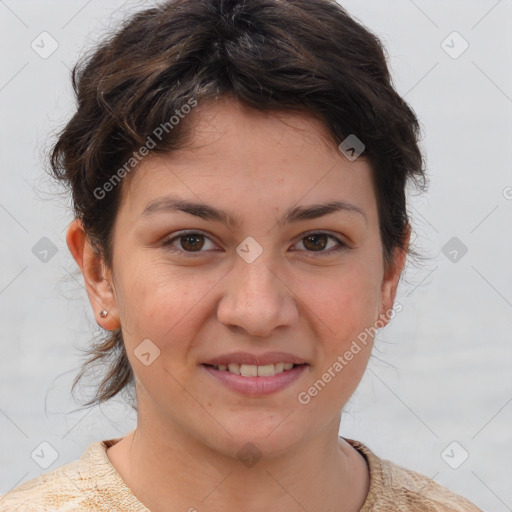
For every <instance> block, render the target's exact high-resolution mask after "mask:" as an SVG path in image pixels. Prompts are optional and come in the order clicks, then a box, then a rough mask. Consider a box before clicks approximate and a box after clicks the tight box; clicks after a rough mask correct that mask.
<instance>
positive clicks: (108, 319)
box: [66, 219, 120, 331]
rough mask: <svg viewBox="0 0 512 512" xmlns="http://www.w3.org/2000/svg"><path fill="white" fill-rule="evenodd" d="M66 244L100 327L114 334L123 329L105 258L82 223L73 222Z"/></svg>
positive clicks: (75, 220) (78, 221) (77, 220)
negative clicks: (81, 276)
mask: <svg viewBox="0 0 512 512" xmlns="http://www.w3.org/2000/svg"><path fill="white" fill-rule="evenodd" d="M66 243H67V246H68V248H69V251H70V252H71V255H72V256H73V258H74V260H75V261H76V263H77V265H78V266H79V267H80V270H81V272H82V275H83V277H84V283H85V288H86V290H87V295H88V296H89V300H90V302H91V306H92V309H93V311H94V316H95V318H96V321H97V322H98V324H99V325H100V326H101V327H103V328H104V329H107V330H109V331H112V330H114V329H117V328H119V327H120V321H119V314H118V310H117V301H116V297H115V293H114V289H113V285H112V284H111V283H110V282H109V276H108V275H107V272H106V269H105V265H104V262H103V258H102V257H101V255H100V254H99V253H98V251H97V250H96V248H95V247H94V246H93V245H92V244H91V241H90V239H89V237H88V236H87V234H86V233H85V230H84V227H83V224H82V222H81V221H80V220H79V219H74V220H73V221H72V222H71V224H70V225H69V227H68V230H67V233H66Z"/></svg>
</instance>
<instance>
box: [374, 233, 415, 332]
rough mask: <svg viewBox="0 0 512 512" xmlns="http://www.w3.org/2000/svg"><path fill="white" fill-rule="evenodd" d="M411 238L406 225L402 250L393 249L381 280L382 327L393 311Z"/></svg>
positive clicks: (380, 317) (380, 314) (380, 312)
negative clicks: (390, 263)
mask: <svg viewBox="0 0 512 512" xmlns="http://www.w3.org/2000/svg"><path fill="white" fill-rule="evenodd" d="M410 238H411V226H410V225H409V224H407V230H406V233H405V236H404V248H403V249H400V248H399V247H395V248H394V250H393V262H392V265H391V267H390V268H389V269H386V271H385V273H384V277H383V279H382V285H381V293H380V297H381V301H380V311H379V317H378V319H379V320H380V323H381V324H383V325H382V327H384V326H385V325H387V324H388V323H389V320H390V318H392V317H390V316H389V315H390V312H391V311H392V309H393V305H394V303H395V297H396V290H397V288H398V282H399V280H400V275H401V273H402V270H403V268H404V265H405V259H406V256H407V248H408V247H409V242H410Z"/></svg>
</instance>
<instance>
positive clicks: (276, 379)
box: [201, 364, 308, 396]
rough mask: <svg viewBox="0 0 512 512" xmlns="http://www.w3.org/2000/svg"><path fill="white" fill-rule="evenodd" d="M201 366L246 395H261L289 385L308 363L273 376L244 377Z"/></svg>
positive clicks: (303, 370) (223, 382) (305, 368)
mask: <svg viewBox="0 0 512 512" xmlns="http://www.w3.org/2000/svg"><path fill="white" fill-rule="evenodd" d="M201 367H202V368H203V369H204V370H205V371H206V372H207V373H208V374H210V375H211V376H212V377H215V378H216V379H217V380H219V381H220V382H221V383H222V384H224V385H225V386H226V387H228V388H230V389H232V390H233V391H237V392H239V393H243V394H245V395H252V396H260V395H269V394H271V393H275V392H277V391H281V390H282V389H284V388H285V387H286V386H289V385H290V384H291V383H292V382H294V381H296V380H297V379H298V378H299V377H300V376H301V375H302V374H303V373H304V372H305V371H306V370H307V368H308V365H307V364H301V365H298V366H294V367H293V368H292V369H291V370H285V371H283V372H281V373H277V374H276V375H272V376H271V377H243V376H242V375H236V374H235V373H231V372H228V371H226V370H217V369H216V368H214V367H213V366H206V365H204V364H202V365H201Z"/></svg>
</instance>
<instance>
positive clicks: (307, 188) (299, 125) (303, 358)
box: [88, 99, 403, 455]
mask: <svg viewBox="0 0 512 512" xmlns="http://www.w3.org/2000/svg"><path fill="white" fill-rule="evenodd" d="M197 109H198V110H197V111H196V112H194V115H196V116H197V117H196V118H195V120H194V127H195V128H194V132H193V141H192V142H193V147H191V148H188V149H183V150H180V151H177V152H173V153H172V154H168V155H165V156H159V157H158V158H157V157H146V159H145V160H143V161H142V162H141V164H140V167H138V169H137V170H136V171H134V174H133V175H132V176H130V180H129V181H128V182H127V183H125V184H124V185H125V186H124V189H123V197H122V202H121V205H120V209H119V212H118V217H117V219H116V224H115V230H114V237H113V247H114V249H113V274H112V281H111V288H112V290H113V293H112V295H111V296H107V295H106V294H104V295H103V296H101V293H102V292H101V290H100V291H99V292H98V289H96V290H95V291H94V290H92V289H91V288H89V287H88V290H89V291H90V295H91V296H92V295H94V293H99V294H100V295H99V296H96V297H95V299H94V300H91V303H92V304H93V307H94V308H95V309H98V307H99V306H98V302H99V301H101V302H102V304H104V305H106V306H107V309H108V310H109V318H111V319H112V318H114V319H117V320H118V321H119V323H120V325H121V326H122V331H123V338H124V341H125V345H126V349H127V354H128V357H129V360H130V363H131V365H132V368H133V370H134V373H135V375H136V380H137V393H138V403H139V413H140V412H141V411H144V414H145V416H144V417H145V419H144V421H147V422H148V423H149V422H150V421H151V422H152V424H154V425H158V427H156V428H158V429H159V430H160V431H159V434H162V430H165V431H166V435H174V434H177V433H179V434H180V435H184V436H192V438H194V439H195V440H199V441H201V442H202V443H204V444H205V445H207V446H209V447H211V448H213V449H214V450H216V451H217V452H223V453H226V454H231V455H232V454H233V453H234V452H236V451H238V450H239V449H240V448H241V447H242V446H243V445H244V444H245V443H246V442H248V441H250V442H252V443H254V444H256V446H258V447H259V448H260V449H261V451H262V452H266V453H269V454H270V453H277V452H280V451H282V450H286V449H287V448H289V447H291V446H293V445H294V444H297V443H300V442H301V441H303V440H307V439H310V438H312V437H314V436H316V435H317V434H318V433H319V432H320V431H322V430H325V429H326V428H327V427H329V426H330V425H336V426H337V425H338V422H339V418H340V413H341V410H342V408H343V406H344V404H345V403H346V402H347V400H348V399H349V397H350V396H351V394H352V393H353V391H354V390H355V388H356V387H357V385H358V383H359V381H360V379H361V377H362V375H363V373H364V370H365V368H366V365H367V362H368V359H369V357H370V352H371V346H372V337H371V335H369V336H368V335H367V339H366V340H365V342H364V343H363V342H362V341H361V340H362V336H361V333H363V332H365V328H366V329H368V328H370V327H372V326H375V323H376V321H377V320H378V319H379V315H381V323H380V325H378V327H379V326H380V327H382V325H384V324H385V323H386V319H385V318H384V317H383V316H382V315H383V314H387V313H386V312H389V310H390V309H391V308H392V306H393V300H394V296H395V292H396V285H397V282H398V278H399V273H400V270H401V264H402V263H403V260H401V259H400V257H399V258H398V260H397V261H398V262H399V263H400V264H399V265H397V266H396V267H395V268H394V270H392V271H387V272H385V269H384V267H383V260H382V245H381V240H380V235H379V223H378V214H377V203H376V196H375V190H374V188H373V184H372V178H371V168H370V166H369V164H368V163H367V162H366V161H365V160H363V159H362V158H358V159H356V160H355V161H349V160H348V159H347V158H346V157H345V156H344V155H343V154H342V153H341V152H340V151H339V150H338V148H337V147H336V146H335V145H334V144H333V143H332V142H328V140H327V135H326V131H325V128H324V127H323V125H322V124H321V123H320V122H319V121H317V120H315V119H313V118H309V117H304V115H296V114H290V113H286V114H279V115H276V113H273V114H265V113H262V112H259V111H253V110H250V109H247V108H246V107H243V106H241V105H240V104H238V103H236V102H235V101H233V100H228V99H223V100H218V101H217V102H216V103H209V104H205V105H200V106H199V107H198V108H197ZM173 201H174V203H173ZM177 201H182V204H181V205H180V204H177ZM185 202H187V203H196V204H197V205H196V206H195V207H194V206H190V205H188V206H187V205H185V204H184V203H185ZM334 203H337V207H333V204H334ZM313 205H330V207H318V206H317V207H315V208H312V207H313ZM180 208H181V209H180ZM219 212H224V213H219ZM308 212H309V213H308ZM98 299H99V300H98ZM97 316H98V315H97ZM111 321H112V320H111ZM358 336H359V338H358ZM363 337H364V336H363ZM354 342H355V345H354ZM348 352H350V353H351V354H352V356H351V357H350V355H349V354H348ZM240 353H242V354H241V355H240ZM276 353H279V354H276ZM219 358H220V359H219ZM251 361H252V362H258V363H261V364H259V367H255V366H254V365H251V364H249V363H251ZM206 363H210V364H213V363H215V364H217V365H220V364H223V363H231V364H232V365H235V366H231V367H230V368H231V369H232V370H233V371H234V372H235V373H236V372H237V367H236V364H237V363H238V364H243V366H240V368H241V369H242V373H245V375H236V374H235V373H231V372H230V371H226V370H224V369H223V367H222V366H220V367H219V368H220V369H215V368H213V367H209V366H206ZM270 363H276V365H275V366H271V365H270ZM279 363H294V364H295V365H296V366H294V367H293V368H292V369H286V370H285V369H284V368H285V367H283V365H280V364H279ZM336 363H338V364H336ZM288 366H289V365H286V368H288ZM279 370H282V371H281V372H279ZM258 371H259V372H260V374H261V375H260V376H248V375H254V372H256V373H257V372H258ZM275 371H278V372H279V373H277V374H276V375H274V376H271V374H272V373H274V372H275ZM265 375H267V376H265ZM319 381H320V384H319ZM315 383H317V384H316V387H315ZM315 390H316V391H315ZM139 421H141V418H139ZM336 432H337V427H336Z"/></svg>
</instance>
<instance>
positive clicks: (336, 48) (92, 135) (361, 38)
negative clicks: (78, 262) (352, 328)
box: [50, 0, 426, 409]
mask: <svg viewBox="0 0 512 512" xmlns="http://www.w3.org/2000/svg"><path fill="white" fill-rule="evenodd" d="M72 81H73V87H74V91H75V94H76V97H77V102H78V105H77V110H76V113H75V114H74V115H73V117H72V119H71V120H70V121H69V122H68V124H67V125H66V126H65V128H64V129H63V131H62V132H61V133H60V135H59V138H58V140H57V142H56V144H55V146H54V147H53V150H52V153H51V160H50V161H51V171H52V176H54V177H56V178H57V179H58V180H61V181H63V182H64V183H65V184H66V185H67V186H68V187H69V189H70V190H71V194H72V199H73V207H74V213H75V216H76V217H77V218H79V219H80V220H81V221H82V222H83V225H84V228H85V230H86V232H87V234H88V236H89V238H90V240H91V242H92V243H93V245H94V246H95V247H96V249H97V251H98V253H99V254H101V255H102V256H103V259H104V263H105V265H106V266H108V267H109V268H112V243H111V241H112V232H113V226H114V223H115V219H116V212H117V211H118V207H119V204H120V199H121V197H122V195H121V194H122V189H123V182H124V181H126V179H123V180H122V182H121V183H120V185H119V186H109V185H108V183H110V184H111V185H112V184H113V181H112V178H113V177H115V175H116V173H117V177H118V178H119V177H120V176H124V175H125V174H126V173H123V172H119V170H120V169H122V168H124V169H125V171H126V170H127V167H126V163H127V162H128V161H131V160H130V159H133V158H134V155H135V153H137V152H139V151H140V148H141V147H142V146H144V145H148V140H149V139H148V138H151V139H152V140H154V141H155V129H156V128H157V127H159V126H160V127H162V126H167V130H160V131H161V132H162V133H161V137H160V139H159V140H158V141H155V142H157V144H156V145H155V147H154V148H152V149H151V151H153V152H168V151H173V150H175V149H177V148H180V147H183V145H184V144H185V142H186V139H187V133H188V130H187V123H186V122H179V123H177V124H175V125H174V124H173V126H172V127H171V126H170V124H171V123H170V119H171V117H172V116H176V115H177V114H178V113H179V112H184V111H185V110H181V109H184V105H187V104H189V105H190V104H191V100H193V101H196V102H199V103H201V102H203V101H206V100H210V99H215V98H218V97H221V96H225V95H232V96H233V97H235V98H236V99H237V100H238V101H240V102H242V103H243V104H245V105H247V106H250V107H253V108H255V109H259V110H267V111H296V112H304V113H305V114H308V115H313V116H315V117H317V118H319V119H321V120H322V121H323V123H324V125H325V126H326V127H327V128H328V132H329V134H330V135H331V136H332V140H333V141H335V142H336V144H339V143H341V142H342V141H343V140H344V139H345V138H346V137H347V136H349V135H351V134H353V135H356V136H357V138H358V139H359V140H360V141H362V143H363V144H364V145H365V150H364V153H363V154H362V157H364V158H367V160H368V162H369V163H370V164H371V167H372V171H373V180H374V184H375V188H376V191H377V206H378V213H379V223H380V234H381V239H382V247H383V258H384V263H385V266H386V267H389V265H391V264H392V262H393V249H394V248H403V247H404V240H405V234H406V230H407V228H408V225H409V220H408V215H407V210H406V185H407V183H408V182H409V180H412V181H413V182H414V184H415V185H417V186H419V187H420V188H421V189H422V190H425V189H426V176H425V173H424V169H423V158H422V154H421V151H420V149H419V146H418V138H419V131H420V130H419V124H418V121H417V118H416V116H415V114H414V112H413V111H412V109H411V108H410V106H408V104H407V103H406V102H405V101H404V100H403V99H402V98H401V97H400V96H399V95H398V94H397V92H396V91H395V89H394V87H393V84H392V80H391V78H390V75H389V71H388V68H387V64H386V55H385V50H384V48H383V46H382V44H381V42H380V41H379V39H378V38H377V37H376V36H375V35H374V34H372V33H371V32H370V31H369V30H368V29H366V28H365V27H364V26H363V25H362V24H361V23H360V22H357V21H356V20H355V19H353V18H352V17H351V16H349V15H348V14H347V12H346V11H345V10H344V9H343V8H342V7H341V6H340V5H339V4H338V3H337V2H336V1H335V0H175V1H167V2H165V3H163V4H161V5H160V6H158V7H155V8H151V9H148V10H144V11H141V12H138V13H136V14H134V15H133V16H131V17H130V18H129V19H127V20H126V21H125V22H124V23H123V25H122V26H121V27H120V28H119V29H118V30H116V31H115V33H112V34H111V35H109V37H108V38H106V39H105V40H103V41H102V42H101V43H100V44H99V45H98V46H97V47H96V48H93V52H92V53H91V54H90V55H89V56H85V57H84V58H83V59H81V61H79V62H78V63H77V64H76V66H75V67H74V69H73V72H72ZM180 117H182V116H180ZM191 117H192V116H191ZM185 120H186V119H185ZM137 154H138V153H137ZM123 166H124V167H123ZM135 168H136V165H135V166H134V169H135ZM133 172H136V171H135V170H134V171H133ZM107 190H108V193H104V192H105V191H107ZM98 191H101V193H99V192H98ZM100 196H101V197H100ZM407 250H408V253H409V254H413V255H415V251H414V250H413V249H411V247H410V246H409V247H408V249H407ZM88 352H89V354H90V356H91V357H90V359H89V360H88V361H87V362H86V363H85V364H84V365H83V367H82V370H81V372H80V374H79V375H78V376H77V378H76V379H75V382H74V384H73V389H74V388H75V385H76V384H77V383H78V381H79V380H80V379H81V378H82V376H83V374H84V372H85V370H86V368H87V367H88V366H89V365H90V364H92V363H94V362H95V361H98V362H101V363H104V364H105V363H106V362H107V361H108V364H107V368H108V371H107V373H106V375H104V376H103V379H102V381H101V383H100V384H99V386H98V389H97V391H96V395H95V396H94V397H93V399H92V400H90V401H89V402H87V404H86V405H94V404H100V403H102V402H105V401H107V400H108V399H110V398H112V397H113V396H115V395H117V394H118V393H119V392H120V391H122V390H124V389H125V388H127V387H129V386H132V385H133V384H134V375H133V371H132V369H131V366H130V364H129V361H128V358H127V356H126V352H125V347H124V343H123V339H122V334H121V330H120V329H118V330H116V331H113V332H110V333H108V337H107V338H105V339H103V340H102V341H101V343H99V344H96V345H94V346H93V347H92V348H90V349H89V350H88ZM132 405H133V403H132ZM134 407H135V409H136V405H135V406H134Z"/></svg>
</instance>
